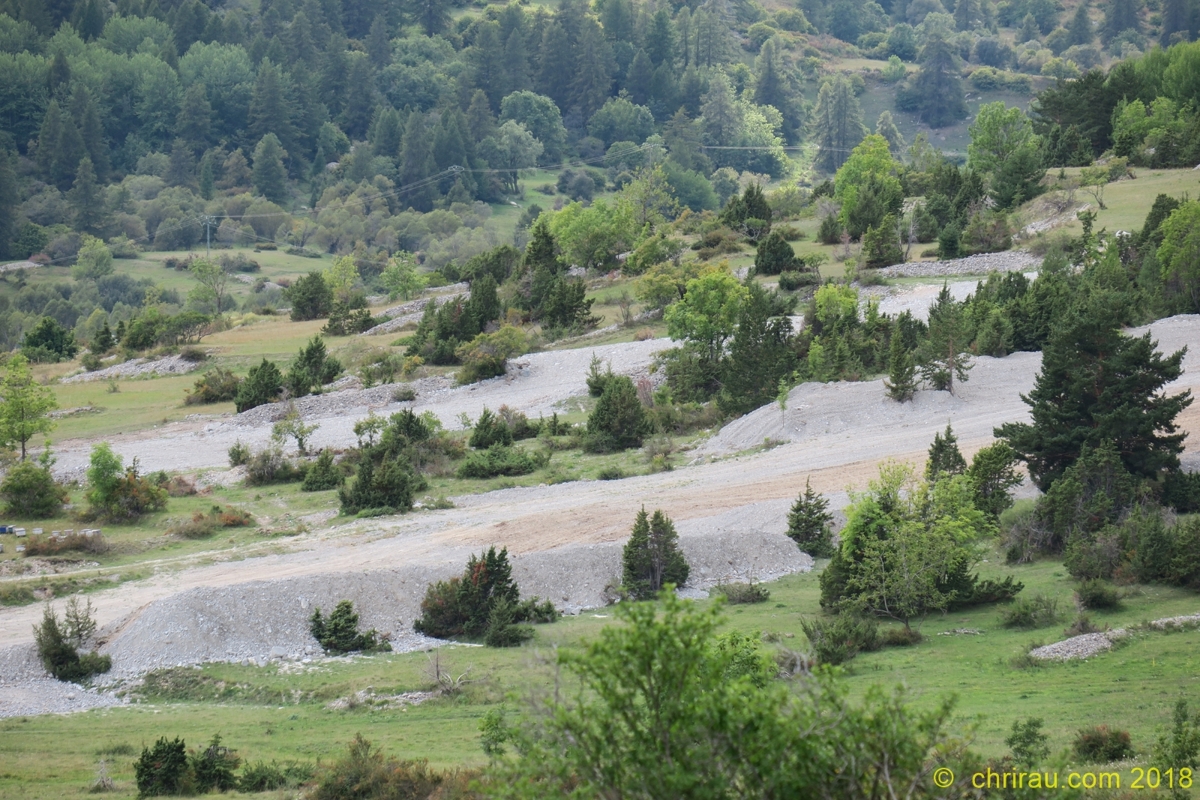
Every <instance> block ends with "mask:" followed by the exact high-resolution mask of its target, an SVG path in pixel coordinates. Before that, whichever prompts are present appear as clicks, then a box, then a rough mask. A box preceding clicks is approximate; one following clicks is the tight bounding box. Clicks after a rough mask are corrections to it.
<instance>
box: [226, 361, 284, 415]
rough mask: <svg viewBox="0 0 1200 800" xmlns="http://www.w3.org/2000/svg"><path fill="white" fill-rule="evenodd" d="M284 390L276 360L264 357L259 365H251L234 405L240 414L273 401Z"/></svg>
mask: <svg viewBox="0 0 1200 800" xmlns="http://www.w3.org/2000/svg"><path fill="white" fill-rule="evenodd" d="M282 391H283V375H282V373H280V372H279V367H277V366H275V362H274V361H268V360H267V359H265V358H264V359H263V360H262V363H261V364H259V365H258V366H257V367H251V368H250V372H248V373H247V374H246V379H245V380H244V381H242V382H241V384H240V385H239V386H238V390H237V397H235V398H234V401H233V403H234V407H235V408H236V409H237V412H238V413H239V414H240V413H242V412H243V411H248V410H250V409H251V408H255V407H256V406H261V405H266V404H267V403H273V402H275V400H277V399H278V398H279V395H280V393H281V392H282Z"/></svg>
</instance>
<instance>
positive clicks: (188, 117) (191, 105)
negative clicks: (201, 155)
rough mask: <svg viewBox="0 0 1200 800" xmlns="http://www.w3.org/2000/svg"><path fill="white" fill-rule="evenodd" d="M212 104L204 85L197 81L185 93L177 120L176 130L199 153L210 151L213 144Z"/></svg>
mask: <svg viewBox="0 0 1200 800" xmlns="http://www.w3.org/2000/svg"><path fill="white" fill-rule="evenodd" d="M212 119H213V109H212V104H211V103H210V102H208V92H206V91H205V88H204V84H203V83H202V82H199V81H197V82H196V83H193V84H192V85H191V86H189V87H188V88H187V90H186V91H185V92H184V93H183V102H182V103H180V105H179V116H177V117H176V118H175V130H177V131H178V132H179V135H180V136H181V137H182V138H183V139H184V140H185V141H186V142H187V143H188V144H189V145H190V146H191V147H192V149H193V150H195V151H197V152H201V151H204V150H206V149H208V146H209V144H211V142H212Z"/></svg>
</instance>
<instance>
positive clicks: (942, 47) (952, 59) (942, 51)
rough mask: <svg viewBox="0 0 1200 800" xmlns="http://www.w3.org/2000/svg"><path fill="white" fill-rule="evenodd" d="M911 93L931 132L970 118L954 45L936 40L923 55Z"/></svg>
mask: <svg viewBox="0 0 1200 800" xmlns="http://www.w3.org/2000/svg"><path fill="white" fill-rule="evenodd" d="M911 91H913V92H915V94H916V97H917V108H918V112H917V113H918V116H920V118H921V121H922V122H924V123H925V124H926V125H928V126H930V127H931V128H944V127H946V126H947V125H953V124H954V123H955V122H958V121H959V120H960V119H964V118H966V116H967V101H966V95H965V94H964V93H963V87H962V78H961V76H960V74H959V70H958V56H956V55H955V54H954V49H953V48H952V47H951V46H950V43H949V42H947V41H946V40H945V39H943V38H941V37H940V36H932V37H930V39H929V41H927V42H926V43H925V47H924V49H922V51H921V70H920V71H919V72H918V73H917V75H916V78H914V80H913V84H912V89H911Z"/></svg>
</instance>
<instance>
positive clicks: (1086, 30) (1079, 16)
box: [1067, 3, 1096, 46]
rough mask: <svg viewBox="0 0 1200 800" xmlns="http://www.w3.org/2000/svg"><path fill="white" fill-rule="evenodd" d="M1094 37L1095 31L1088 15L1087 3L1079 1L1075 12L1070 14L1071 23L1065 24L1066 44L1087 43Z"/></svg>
mask: <svg viewBox="0 0 1200 800" xmlns="http://www.w3.org/2000/svg"><path fill="white" fill-rule="evenodd" d="M1095 38H1096V32H1095V31H1094V30H1093V29H1092V19H1091V17H1089V16H1088V4H1087V3H1080V4H1079V7H1078V8H1076V9H1075V13H1074V14H1073V15H1072V16H1071V23H1070V24H1069V25H1068V26H1067V44H1068V45H1070V46H1074V45H1080V46H1082V45H1088V44H1091V43H1092V42H1093V41H1094V40H1095Z"/></svg>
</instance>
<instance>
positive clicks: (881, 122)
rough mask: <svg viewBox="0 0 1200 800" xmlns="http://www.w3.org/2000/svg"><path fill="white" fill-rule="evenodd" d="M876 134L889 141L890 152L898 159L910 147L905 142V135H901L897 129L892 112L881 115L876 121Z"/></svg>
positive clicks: (881, 113) (883, 112)
mask: <svg viewBox="0 0 1200 800" xmlns="http://www.w3.org/2000/svg"><path fill="white" fill-rule="evenodd" d="M875 132H876V133H878V134H879V135H880V136H882V137H883V138H884V139H887V143H888V150H891V151H892V155H893V156H896V157H897V158H898V157H899V156H900V154H901V153H903V152H904V150H905V148H907V147H908V143H907V142H905V141H904V134H902V133H900V129H899V128H897V127H896V120H894V119H892V112H890V111H881V112H880V113H879V119H878V120H876V121H875Z"/></svg>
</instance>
